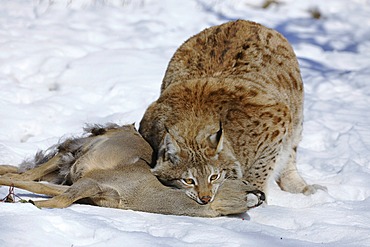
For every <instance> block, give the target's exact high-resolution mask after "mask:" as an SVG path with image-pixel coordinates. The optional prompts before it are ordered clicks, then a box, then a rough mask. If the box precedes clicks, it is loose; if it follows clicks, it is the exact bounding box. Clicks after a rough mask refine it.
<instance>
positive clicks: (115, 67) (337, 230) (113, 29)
mask: <svg viewBox="0 0 370 247" xmlns="http://www.w3.org/2000/svg"><path fill="white" fill-rule="evenodd" d="M263 2H264V1H262V0H256V1H247V0H224V1H219V0H209V1H206V0H187V1H175V0H161V1H154V0H136V1H134V0H116V1H114V0H111V1H109V0H106V1H104V0H100V1H99V0H95V1H94V0H63V1H62V0H59V1H58V0H38V1H37V0H33V1H30V0H11V1H9V0H0V126H1V128H0V163H2V164H19V163H20V162H21V161H22V160H23V159H24V158H30V157H32V156H33V154H34V153H35V152H36V151H37V150H39V149H45V148H47V147H49V146H50V145H52V144H54V143H56V142H57V141H58V140H59V138H61V137H66V136H71V135H79V134H81V133H82V127H83V126H84V124H85V123H106V122H115V123H119V124H125V123H132V122H136V123H138V122H139V121H140V119H141V116H142V114H143V112H144V111H145V109H146V107H147V106H148V104H149V103H151V102H152V101H154V100H155V99H156V98H157V97H158V95H159V88H160V84H161V79H162V77H163V74H164V72H165V69H166V66H167V63H168V61H169V59H170V57H171V56H172V54H173V53H174V51H175V50H176V48H177V47H178V46H179V45H180V44H181V43H182V42H183V41H185V40H186V39H187V38H189V37H190V36H191V35H194V34H196V33H197V32H199V31H201V30H202V29H204V28H206V27H209V26H212V25H216V24H220V23H223V22H226V21H228V20H233V19H238V18H240V19H248V20H253V21H257V22H260V23H262V24H264V25H267V26H269V27H272V28H275V29H277V30H278V31H280V32H281V33H283V34H284V35H285V36H286V37H287V38H288V40H289V41H290V42H291V43H292V45H293V47H294V49H295V51H296V53H297V56H298V58H299V62H300V65H301V69H302V76H303V80H304V82H305V90H306V99H305V122H304V133H303V141H302V143H301V146H300V149H299V157H298V167H299V170H300V172H301V173H302V174H303V177H304V178H305V179H306V180H307V181H308V182H309V183H318V184H321V185H325V186H327V188H328V192H323V191H320V192H318V193H317V194H315V195H313V196H309V197H305V196H303V195H293V194H289V193H286V192H283V191H281V190H280V189H279V188H278V187H277V185H275V184H272V186H271V191H270V193H269V195H270V197H269V200H268V205H266V206H263V207H260V208H256V209H253V210H251V211H249V212H248V213H247V214H244V215H241V216H238V217H220V218H215V219H204V218H191V217H178V216H164V215H156V214H148V213H142V212H133V211H124V210H117V209H108V208H98V207H93V206H88V205H73V206H71V207H69V208H67V209H42V210H40V209H37V208H36V207H34V206H32V205H30V204H21V203H19V204H5V203H0V246H50V245H52V246H56V247H58V246H252V245H253V246H336V247H337V246H370V155H369V153H370V123H369V120H370V1H369V0H351V1H350V0H326V1H319V0H317V1H316V0H312V1H305V0H281V1H279V2H281V4H279V5H275V4H273V5H271V6H270V7H269V8H267V9H261V8H260V7H259V6H261V5H262V3H263ZM315 9H317V10H319V12H320V13H321V18H320V19H313V18H312V17H311V16H312V15H311V14H310V11H311V12H312V11H313V10H315ZM7 192H8V188H7V187H0V198H3V197H5V196H6V194H7ZM16 193H17V194H18V195H19V196H21V197H22V198H30V197H31V198H40V197H41V196H40V195H33V194H32V193H29V192H26V191H23V190H18V189H16Z"/></svg>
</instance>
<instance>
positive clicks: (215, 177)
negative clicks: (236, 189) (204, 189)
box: [209, 174, 220, 182]
mask: <svg viewBox="0 0 370 247" xmlns="http://www.w3.org/2000/svg"><path fill="white" fill-rule="evenodd" d="M219 178H220V174H213V175H211V176H210V177H209V181H211V182H212V181H215V180H217V179H219Z"/></svg>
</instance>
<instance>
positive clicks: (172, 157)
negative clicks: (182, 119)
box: [152, 128, 242, 204]
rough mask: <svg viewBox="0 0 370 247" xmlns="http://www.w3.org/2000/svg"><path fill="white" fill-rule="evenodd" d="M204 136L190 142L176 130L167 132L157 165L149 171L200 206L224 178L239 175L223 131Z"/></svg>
mask: <svg viewBox="0 0 370 247" xmlns="http://www.w3.org/2000/svg"><path fill="white" fill-rule="evenodd" d="M207 133H209V132H208V131H207V130H205V131H201V132H199V133H196V134H195V135H194V136H195V138H189V139H190V140H189V139H185V138H184V137H182V136H180V135H179V134H178V132H177V131H171V133H170V131H167V133H166V135H165V137H164V139H163V141H162V144H161V147H160V149H159V152H158V159H157V164H156V166H155V168H154V169H152V172H153V174H154V175H156V176H157V177H158V178H159V179H160V180H161V181H162V182H163V183H164V184H166V185H170V186H174V187H177V188H179V189H183V190H184V191H185V193H186V194H187V195H188V196H189V197H190V198H192V199H193V200H195V201H197V202H198V203H199V204H207V203H209V202H212V201H213V199H214V196H215V195H216V193H217V190H218V188H219V186H220V185H221V184H222V182H223V181H224V180H225V179H227V178H230V179H233V178H234V179H235V178H241V176H242V172H241V168H240V163H239V162H238V161H237V159H236V158H235V155H234V153H233V151H232V150H231V148H230V146H229V145H228V142H227V141H226V140H225V138H224V133H223V130H222V128H220V129H219V130H218V131H216V132H215V133H212V134H207ZM191 136H192V135H190V137H191Z"/></svg>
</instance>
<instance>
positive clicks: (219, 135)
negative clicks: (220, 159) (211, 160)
mask: <svg viewBox="0 0 370 247" xmlns="http://www.w3.org/2000/svg"><path fill="white" fill-rule="evenodd" d="M209 141H210V143H211V146H212V147H214V148H215V149H216V153H217V154H218V153H220V152H221V151H222V150H223V148H224V131H223V129H222V126H221V124H220V130H219V131H217V132H216V133H214V134H212V135H211V136H210V137H209Z"/></svg>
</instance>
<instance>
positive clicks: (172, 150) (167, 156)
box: [159, 132, 180, 164]
mask: <svg viewBox="0 0 370 247" xmlns="http://www.w3.org/2000/svg"><path fill="white" fill-rule="evenodd" d="M179 152H180V147H179V145H178V144H177V142H176V140H174V138H173V137H172V136H171V134H170V133H169V132H167V133H166V135H165V136H164V139H163V143H162V146H161V148H160V151H159V155H160V156H161V157H162V158H163V160H164V161H166V160H170V161H171V162H172V163H174V164H176V163H177V162H178V160H179V158H178V155H177V154H178V153H179Z"/></svg>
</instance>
